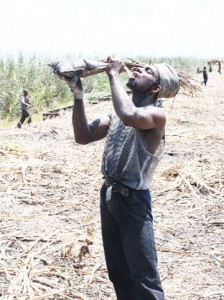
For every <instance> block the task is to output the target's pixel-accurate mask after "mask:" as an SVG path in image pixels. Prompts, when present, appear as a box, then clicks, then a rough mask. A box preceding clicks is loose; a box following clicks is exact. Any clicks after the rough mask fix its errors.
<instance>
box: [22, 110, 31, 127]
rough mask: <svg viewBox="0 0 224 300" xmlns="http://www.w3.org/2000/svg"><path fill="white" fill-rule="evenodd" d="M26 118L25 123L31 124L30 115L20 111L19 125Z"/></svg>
mask: <svg viewBox="0 0 224 300" xmlns="http://www.w3.org/2000/svg"><path fill="white" fill-rule="evenodd" d="M26 118H28V121H27V122H28V124H30V123H31V122H32V120H31V116H30V114H29V113H28V111H26V110H22V116H21V118H20V121H19V122H20V124H21V125H22V124H23V123H24V121H25V120H26Z"/></svg>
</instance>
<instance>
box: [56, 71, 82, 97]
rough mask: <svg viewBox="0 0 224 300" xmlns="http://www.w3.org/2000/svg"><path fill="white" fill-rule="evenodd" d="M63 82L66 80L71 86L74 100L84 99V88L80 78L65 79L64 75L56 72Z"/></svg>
mask: <svg viewBox="0 0 224 300" xmlns="http://www.w3.org/2000/svg"><path fill="white" fill-rule="evenodd" d="M55 73H56V74H57V75H58V77H59V78H60V79H61V80H64V81H65V82H66V83H67V85H68V86H69V88H70V90H71V92H72V93H73V95H74V99H83V86H82V81H81V79H80V77H78V76H74V77H72V78H69V77H65V76H64V75H62V74H60V73H58V72H55Z"/></svg>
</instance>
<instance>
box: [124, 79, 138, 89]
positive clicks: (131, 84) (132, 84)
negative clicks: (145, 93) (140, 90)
mask: <svg viewBox="0 0 224 300" xmlns="http://www.w3.org/2000/svg"><path fill="white" fill-rule="evenodd" d="M126 86H127V87H128V88H129V89H131V90H133V89H135V87H136V82H135V80H133V79H129V80H128V82H127V83H126Z"/></svg>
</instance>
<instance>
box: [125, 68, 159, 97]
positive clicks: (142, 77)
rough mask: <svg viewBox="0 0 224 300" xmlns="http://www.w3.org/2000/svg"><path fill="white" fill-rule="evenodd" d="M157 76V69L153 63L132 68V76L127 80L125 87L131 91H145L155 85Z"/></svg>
mask: <svg viewBox="0 0 224 300" xmlns="http://www.w3.org/2000/svg"><path fill="white" fill-rule="evenodd" d="M158 77H159V74H158V70H157V68H156V67H155V66H153V65H145V66H144V67H142V68H141V67H138V68H133V69H132V76H131V77H130V78H129V80H128V82H127V87H129V88H130V89H131V90H133V91H138V92H141V93H146V92H148V91H149V90H150V89H151V88H152V87H153V86H154V85H155V82H157V80H158Z"/></svg>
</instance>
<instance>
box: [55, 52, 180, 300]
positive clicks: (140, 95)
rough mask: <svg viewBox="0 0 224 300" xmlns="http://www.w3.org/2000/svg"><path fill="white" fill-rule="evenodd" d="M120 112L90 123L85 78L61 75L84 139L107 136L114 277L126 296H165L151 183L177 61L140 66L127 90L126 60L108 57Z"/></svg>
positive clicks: (136, 299)
mask: <svg viewBox="0 0 224 300" xmlns="http://www.w3.org/2000/svg"><path fill="white" fill-rule="evenodd" d="M107 63H108V64H107V67H106V72H107V75H108V78H109V82H110V87H111V93H112V101H113V107H114V112H115V113H113V114H109V115H107V116H105V117H104V118H101V119H96V120H95V121H93V122H92V123H88V122H87V119H86V115H85V108H84V103H83V91H82V84H81V80H80V78H78V77H74V78H73V79H71V80H69V79H66V78H64V77H63V76H61V75H60V78H61V79H64V80H65V81H66V82H67V84H68V85H69V87H70V89H71V91H72V92H73V95H74V108H73V128H74V134H75V140H76V142H78V143H80V144H84V145H85V144H88V143H91V142H94V141H97V140H100V139H103V138H104V137H107V141H106V144H105V149H104V153H103V161H102V173H103V175H104V178H105V182H104V183H103V186H102V189H101V204H100V208H101V223H102V237H103V245H104V251H105V257H106V263H107V268H108V273H109V278H110V280H111V281H112V283H113V285H114V288H115V292H116V295H117V299H118V300H146V299H147V300H153V299H155V300H162V299H164V293H163V289H162V287H161V282H160V277H159V273H158V269H157V254H156V249H155V244H154V234H153V224H152V222H153V218H152V214H151V197H150V192H149V184H150V181H151V179H152V174H153V172H154V170H155V167H156V165H157V164H158V161H159V159H160V158H161V156H162V154H163V151H164V135H165V123H166V117H165V113H164V111H163V109H162V108H158V107H156V106H155V104H156V101H157V99H158V97H161V98H170V97H174V96H175V95H176V94H177V92H178V90H179V77H178V75H177V73H176V71H175V70H174V69H173V68H172V67H171V66H169V65H166V64H160V65H147V66H145V67H141V68H140V67H139V68H135V69H134V70H132V75H131V76H130V78H129V80H128V83H127V86H128V87H129V88H130V89H131V90H132V99H131V98H130V97H129V96H128V94H127V93H126V91H125V89H124V87H123V85H122V83H121V80H120V77H119V74H120V73H121V71H122V70H123V67H124V66H123V64H122V62H120V61H118V60H115V59H112V58H111V57H109V58H108V60H107Z"/></svg>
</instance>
